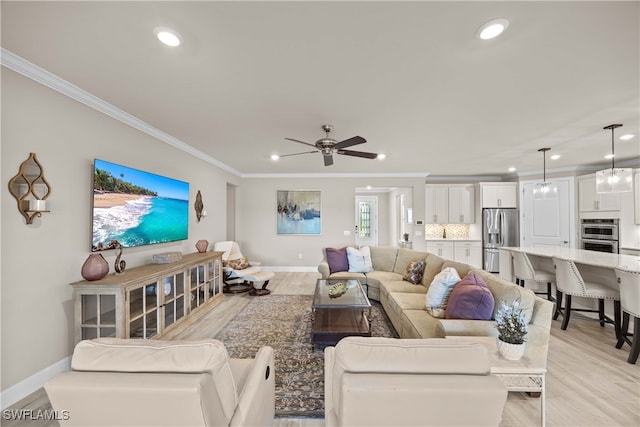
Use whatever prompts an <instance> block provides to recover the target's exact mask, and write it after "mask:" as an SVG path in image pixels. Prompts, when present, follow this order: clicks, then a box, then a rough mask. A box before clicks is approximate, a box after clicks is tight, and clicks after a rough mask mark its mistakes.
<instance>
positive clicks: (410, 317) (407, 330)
mask: <svg viewBox="0 0 640 427" xmlns="http://www.w3.org/2000/svg"><path fill="white" fill-rule="evenodd" d="M439 324H440V319H437V318H435V317H432V316H429V315H428V314H427V312H426V311H425V310H424V309H420V310H405V311H403V312H402V318H401V321H400V329H401V330H402V333H401V335H400V336H401V337H402V338H434V337H438V335H436V333H437V326H438V325H439ZM439 338H444V336H441V337H439Z"/></svg>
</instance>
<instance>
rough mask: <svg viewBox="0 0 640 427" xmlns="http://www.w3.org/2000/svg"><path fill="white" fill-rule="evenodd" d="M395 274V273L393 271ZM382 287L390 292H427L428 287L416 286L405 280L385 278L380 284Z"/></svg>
mask: <svg viewBox="0 0 640 427" xmlns="http://www.w3.org/2000/svg"><path fill="white" fill-rule="evenodd" d="M392 274H395V273H392ZM380 287H381V288H384V289H385V290H386V291H387V292H388V293H389V292H405V293H411V294H422V295H424V294H426V293H427V288H425V287H424V286H422V285H421V286H415V285H414V284H412V283H409V282H406V281H404V280H393V281H391V280H385V281H383V282H382V283H381V285H380Z"/></svg>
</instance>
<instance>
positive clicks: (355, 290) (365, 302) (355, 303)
mask: <svg viewBox="0 0 640 427" xmlns="http://www.w3.org/2000/svg"><path fill="white" fill-rule="evenodd" d="M341 283H344V284H345V285H346V288H347V290H346V292H345V293H344V294H342V295H340V296H336V297H331V296H329V291H330V290H331V288H333V287H334V286H336V285H339V284H341ZM370 307H371V303H370V302H369V298H367V295H366V294H365V293H364V289H363V288H362V285H361V284H360V282H359V281H357V280H355V279H348V280H327V279H318V281H317V282H316V290H315V293H314V294H313V304H312V308H314V309H316V308H370Z"/></svg>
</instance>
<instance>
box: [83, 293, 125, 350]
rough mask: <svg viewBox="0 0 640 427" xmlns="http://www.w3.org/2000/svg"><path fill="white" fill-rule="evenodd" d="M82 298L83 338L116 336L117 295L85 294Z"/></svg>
mask: <svg viewBox="0 0 640 427" xmlns="http://www.w3.org/2000/svg"><path fill="white" fill-rule="evenodd" d="M80 298H81V303H80V304H81V305H80V306H81V313H80V329H81V338H82V339H83V340H88V339H93V338H99V337H115V336H116V295H111V294H101V295H100V294H98V295H96V294H84V295H81V296H80Z"/></svg>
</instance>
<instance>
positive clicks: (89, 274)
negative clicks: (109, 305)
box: [80, 254, 109, 280]
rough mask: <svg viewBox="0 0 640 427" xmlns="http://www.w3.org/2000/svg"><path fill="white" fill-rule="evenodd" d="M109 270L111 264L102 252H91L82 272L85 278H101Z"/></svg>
mask: <svg viewBox="0 0 640 427" xmlns="http://www.w3.org/2000/svg"><path fill="white" fill-rule="evenodd" d="M108 272H109V264H108V263H107V260H106V259H104V257H103V256H102V254H91V255H89V258H87V260H86V261H85V262H84V264H82V270H81V271H80V274H82V277H84V278H85V280H100V279H102V278H103V277H104V276H106V275H107V273H108Z"/></svg>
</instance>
